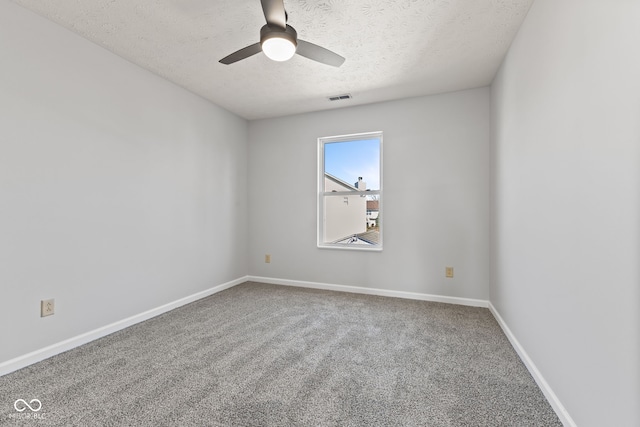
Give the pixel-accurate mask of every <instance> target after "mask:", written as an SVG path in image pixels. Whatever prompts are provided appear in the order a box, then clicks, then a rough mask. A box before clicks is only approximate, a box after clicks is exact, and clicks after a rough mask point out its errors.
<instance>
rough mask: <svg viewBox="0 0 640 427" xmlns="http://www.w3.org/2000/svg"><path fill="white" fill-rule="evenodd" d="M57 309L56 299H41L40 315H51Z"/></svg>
mask: <svg viewBox="0 0 640 427" xmlns="http://www.w3.org/2000/svg"><path fill="white" fill-rule="evenodd" d="M55 310H56V300H54V299H53V298H52V299H43V300H42V301H40V317H46V316H51V315H52V314H54V313H55Z"/></svg>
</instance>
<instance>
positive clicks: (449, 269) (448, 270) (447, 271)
mask: <svg viewBox="0 0 640 427" xmlns="http://www.w3.org/2000/svg"><path fill="white" fill-rule="evenodd" d="M445 275H446V276H447V277H448V278H452V277H453V267H446V269H445Z"/></svg>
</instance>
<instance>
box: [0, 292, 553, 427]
mask: <svg viewBox="0 0 640 427" xmlns="http://www.w3.org/2000/svg"><path fill="white" fill-rule="evenodd" d="M0 396H1V397H0V399H1V400H0V424H1V425H29V426H34V425H39V426H61V425H65V426H124V425H127V426H129V425H130V426H203V425H209V426H433V427H436V426H456V427H457V426H561V425H562V424H561V423H560V421H559V419H558V418H557V416H556V415H555V413H554V411H553V410H552V408H551V407H550V405H549V404H548V402H547V401H546V399H545V397H544V396H543V394H542V392H541V391H540V389H539V388H538V387H537V385H536V383H535V381H534V380H533V378H532V377H531V375H530V374H529V372H528V371H527V369H526V367H525V366H524V365H523V363H522V361H521V360H520V359H519V357H518V355H517V354H516V352H515V351H514V349H513V348H512V347H511V345H510V343H509V341H508V340H507V338H506V336H505V335H504V333H503V332H502V330H501V329H500V327H499V325H498V324H497V323H496V321H495V319H494V318H493V316H492V315H491V313H490V312H489V310H487V309H485V308H477V307H466V306H458V305H451V304H443V303H433V302H426V301H415V300H405V299H398V298H388V297H378V296H370V295H360V294H349V293H340V292H332V291H323V290H314V289H303V288H294V287H286V286H276V285H267V284H261V283H252V282H247V283H244V284H241V285H238V286H235V287H233V288H231V289H227V290H225V291H223V292H220V293H218V294H215V295H212V296H210V297H207V298H204V299H201V300H199V301H196V302H194V303H191V304H188V305H185V306H183V307H180V308H178V309H175V310H173V311H171V312H168V313H165V314H163V315H160V316H158V317H155V318H153V319H150V320H147V321H145V322H142V323H139V324H137V325H134V326H131V327H129V328H127V329H123V330H121V331H119V332H116V333H113V334H111V335H109V336H107V337H104V338H101V339H98V340H96V341H93V342H91V343H88V344H86V345H83V346H81V347H78V348H75V349H73V350H70V351H68V352H65V353H62V354H60V355H57V356H54V357H52V358H49V359H47V360H44V361H42V362H39V363H37V364H34V365H31V366H29V367H26V368H24V369H21V370H19V371H16V372H13V373H11V374H8V375H5V376H3V377H0ZM18 399H23V400H22V401H18ZM34 399H37V401H35V400H34ZM38 403H39V404H40V406H41V407H40V409H39V410H38V411H35V409H36V407H37V406H38ZM25 404H28V405H29V406H30V407H32V408H33V409H34V410H32V409H30V408H29V407H27V406H25ZM19 409H22V410H23V411H22V412H19Z"/></svg>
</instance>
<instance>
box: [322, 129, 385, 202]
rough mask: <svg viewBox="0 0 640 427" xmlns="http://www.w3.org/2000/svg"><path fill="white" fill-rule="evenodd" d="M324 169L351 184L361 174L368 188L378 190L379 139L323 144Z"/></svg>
mask: <svg viewBox="0 0 640 427" xmlns="http://www.w3.org/2000/svg"><path fill="white" fill-rule="evenodd" d="M324 171H325V173H329V174H331V175H333V176H335V177H336V178H340V179H341V180H343V181H345V182H348V183H349V184H351V185H353V184H355V183H356V182H357V181H358V177H360V176H361V177H362V179H363V181H364V182H366V183H367V189H368V190H379V189H380V140H379V139H377V138H374V139H362V140H353V141H345V142H331V143H328V144H325V145H324Z"/></svg>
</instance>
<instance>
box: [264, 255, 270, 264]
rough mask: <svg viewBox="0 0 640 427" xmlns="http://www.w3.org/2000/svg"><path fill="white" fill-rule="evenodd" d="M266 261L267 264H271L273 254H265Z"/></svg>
mask: <svg viewBox="0 0 640 427" xmlns="http://www.w3.org/2000/svg"><path fill="white" fill-rule="evenodd" d="M264 262H266V263H267V264H269V263H270V262H271V255H269V254H266V255H265V256H264Z"/></svg>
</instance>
